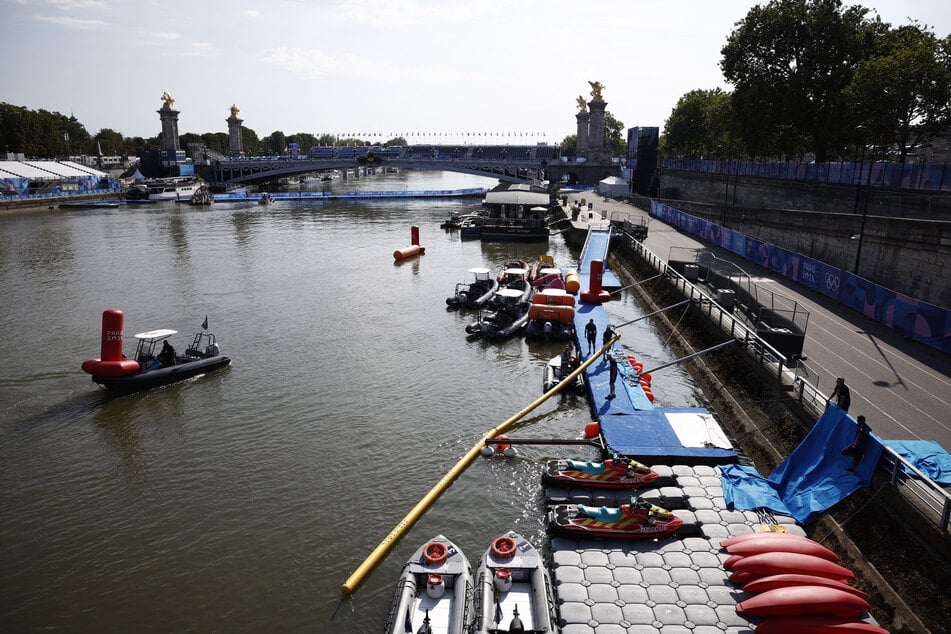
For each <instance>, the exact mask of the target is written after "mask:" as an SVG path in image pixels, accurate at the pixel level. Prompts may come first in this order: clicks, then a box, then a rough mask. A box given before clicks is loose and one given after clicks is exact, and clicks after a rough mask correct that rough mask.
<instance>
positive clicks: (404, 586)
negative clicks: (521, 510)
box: [386, 531, 558, 634]
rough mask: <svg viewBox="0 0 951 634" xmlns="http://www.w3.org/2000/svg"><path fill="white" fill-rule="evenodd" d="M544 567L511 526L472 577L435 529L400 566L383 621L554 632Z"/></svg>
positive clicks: (392, 631)
mask: <svg viewBox="0 0 951 634" xmlns="http://www.w3.org/2000/svg"><path fill="white" fill-rule="evenodd" d="M556 628H557V617H556V614H555V597H554V591H553V588H552V583H551V578H550V576H549V574H548V569H547V568H546V567H545V563H544V561H543V560H542V557H541V555H540V554H539V553H538V551H537V550H535V547H534V546H532V544H531V543H530V542H529V541H528V540H527V539H525V538H524V537H522V536H521V535H519V534H518V533H515V532H512V531H510V532H508V533H506V534H505V535H502V536H500V537H498V538H496V539H495V540H494V541H493V542H492V545H491V546H490V547H489V548H488V549H487V550H486V551H485V554H484V555H483V556H482V559H481V561H480V564H479V568H478V571H477V573H476V577H475V582H473V577H472V572H471V567H470V565H469V561H468V560H467V559H466V557H465V555H463V553H462V551H461V550H460V549H459V548H458V546H456V545H455V544H453V543H452V542H451V541H449V540H448V539H446V538H445V537H443V536H442V535H437V536H436V537H434V538H433V539H431V540H430V541H428V542H426V543H425V544H423V545H422V546H421V547H420V548H418V549H417V550H416V552H414V553H413V555H412V556H411V557H410V559H409V561H407V562H406V565H405V566H404V567H403V572H402V574H401V575H400V580H399V583H398V584H397V586H396V592H395V594H394V597H393V603H392V605H391V607H390V612H389V616H388V619H387V623H386V632H387V633H388V634H396V633H404V632H413V633H416V634H433V633H435V632H446V633H447V634H469V633H470V632H475V633H477V634H488V633H490V632H493V633H494V632H537V633H538V634H544V633H549V634H554V632H557V631H558V630H557V629H556Z"/></svg>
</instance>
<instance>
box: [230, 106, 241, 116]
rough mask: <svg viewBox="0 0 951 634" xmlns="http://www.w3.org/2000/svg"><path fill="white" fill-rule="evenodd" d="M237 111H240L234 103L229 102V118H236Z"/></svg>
mask: <svg viewBox="0 0 951 634" xmlns="http://www.w3.org/2000/svg"><path fill="white" fill-rule="evenodd" d="M239 112H241V111H240V110H238V106H236V105H234V104H231V118H232V119H237V118H238V113H239Z"/></svg>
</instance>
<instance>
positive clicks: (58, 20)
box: [33, 15, 106, 30]
mask: <svg viewBox="0 0 951 634" xmlns="http://www.w3.org/2000/svg"><path fill="white" fill-rule="evenodd" d="M33 17H34V19H36V20H37V21H38V22H49V23H50V24H57V25H59V26H64V27H66V28H68V29H82V30H90V29H98V28H100V27H103V26H105V25H106V23H105V22H103V21H102V20H87V19H84V18H71V17H69V16H65V15H58V16H51V15H34V16H33Z"/></svg>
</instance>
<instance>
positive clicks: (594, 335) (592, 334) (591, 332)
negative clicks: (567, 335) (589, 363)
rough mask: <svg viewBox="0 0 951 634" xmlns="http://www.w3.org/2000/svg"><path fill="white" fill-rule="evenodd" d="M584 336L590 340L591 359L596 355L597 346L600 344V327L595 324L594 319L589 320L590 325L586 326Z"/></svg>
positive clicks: (589, 352)
mask: <svg viewBox="0 0 951 634" xmlns="http://www.w3.org/2000/svg"><path fill="white" fill-rule="evenodd" d="M584 336H585V339H587V340H588V356H589V357H590V356H591V355H592V354H594V350H595V346H596V345H597V343H598V326H597V324H595V323H594V319H589V320H588V323H587V324H585V326H584Z"/></svg>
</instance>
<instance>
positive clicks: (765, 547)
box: [726, 533, 839, 562]
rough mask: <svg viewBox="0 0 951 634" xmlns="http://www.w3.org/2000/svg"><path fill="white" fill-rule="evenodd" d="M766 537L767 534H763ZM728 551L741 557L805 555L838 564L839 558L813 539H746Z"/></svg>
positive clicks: (733, 545)
mask: <svg viewBox="0 0 951 634" xmlns="http://www.w3.org/2000/svg"><path fill="white" fill-rule="evenodd" d="M761 534H762V535H765V534H766V533H761ZM726 551H727V552H728V553H730V554H731V555H740V556H742V557H748V556H750V555H758V554H760V553H771V552H783V553H801V554H803V555H812V556H813V557H821V558H822V559H827V560H829V561H831V562H838V561H839V556H838V555H836V554H835V553H834V552H832V551H831V550H829V549H828V548H826V547H825V546H823V545H822V544H820V543H819V542H814V541H812V540H811V539H770V538H768V537H767V538H764V539H746V540H743V541H741V542H737V543H735V544H730V545H729V546H727V547H726Z"/></svg>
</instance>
